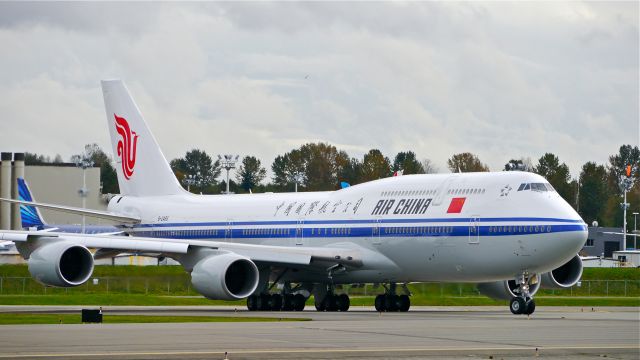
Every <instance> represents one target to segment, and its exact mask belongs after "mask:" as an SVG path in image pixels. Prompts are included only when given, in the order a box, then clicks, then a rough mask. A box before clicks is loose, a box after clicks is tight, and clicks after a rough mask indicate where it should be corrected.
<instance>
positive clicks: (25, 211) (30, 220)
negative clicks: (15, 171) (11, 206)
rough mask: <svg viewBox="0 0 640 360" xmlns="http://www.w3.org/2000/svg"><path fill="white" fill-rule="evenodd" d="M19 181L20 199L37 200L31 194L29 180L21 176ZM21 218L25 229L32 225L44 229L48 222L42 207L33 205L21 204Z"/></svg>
mask: <svg viewBox="0 0 640 360" xmlns="http://www.w3.org/2000/svg"><path fill="white" fill-rule="evenodd" d="M17 181H18V184H17V185H18V200H21V201H31V202H35V201H36V200H35V199H34V197H33V195H32V194H31V190H30V189H29V185H27V181H26V180H25V179H23V178H21V177H19V178H18V179H17ZM20 218H21V223H22V228H23V229H29V228H32V227H36V228H38V229H42V228H44V226H45V225H46V224H47V223H46V222H45V221H44V217H43V216H42V214H41V213H40V209H38V208H37V207H35V206H31V205H25V204H20Z"/></svg>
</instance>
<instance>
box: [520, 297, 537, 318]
mask: <svg viewBox="0 0 640 360" xmlns="http://www.w3.org/2000/svg"><path fill="white" fill-rule="evenodd" d="M534 311H536V302H535V301H533V299H529V300H527V302H525V310H524V312H523V313H524V314H526V315H531V314H533V312H534Z"/></svg>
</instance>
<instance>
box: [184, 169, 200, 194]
mask: <svg viewBox="0 0 640 360" xmlns="http://www.w3.org/2000/svg"><path fill="white" fill-rule="evenodd" d="M199 181H200V173H197V174H195V175H191V174H189V175H187V176H185V177H184V179H182V182H183V183H184V184H186V185H187V191H188V192H191V185H196V184H197V183H198V182H199Z"/></svg>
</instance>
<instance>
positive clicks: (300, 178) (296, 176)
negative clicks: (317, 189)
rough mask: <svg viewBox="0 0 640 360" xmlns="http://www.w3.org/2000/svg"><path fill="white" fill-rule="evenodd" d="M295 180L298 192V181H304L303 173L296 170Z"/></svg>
mask: <svg viewBox="0 0 640 360" xmlns="http://www.w3.org/2000/svg"><path fill="white" fill-rule="evenodd" d="M293 181H294V183H295V184H296V192H298V183H301V182H302V173H301V172H296V173H295V174H294V175H293Z"/></svg>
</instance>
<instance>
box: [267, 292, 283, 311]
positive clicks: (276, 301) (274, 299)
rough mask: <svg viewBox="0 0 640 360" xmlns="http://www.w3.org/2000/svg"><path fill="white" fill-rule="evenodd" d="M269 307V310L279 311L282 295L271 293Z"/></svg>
mask: <svg viewBox="0 0 640 360" xmlns="http://www.w3.org/2000/svg"><path fill="white" fill-rule="evenodd" d="M269 308H270V310H271V311H280V310H281V309H282V295H280V294H272V295H271V299H270V301H269Z"/></svg>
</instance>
